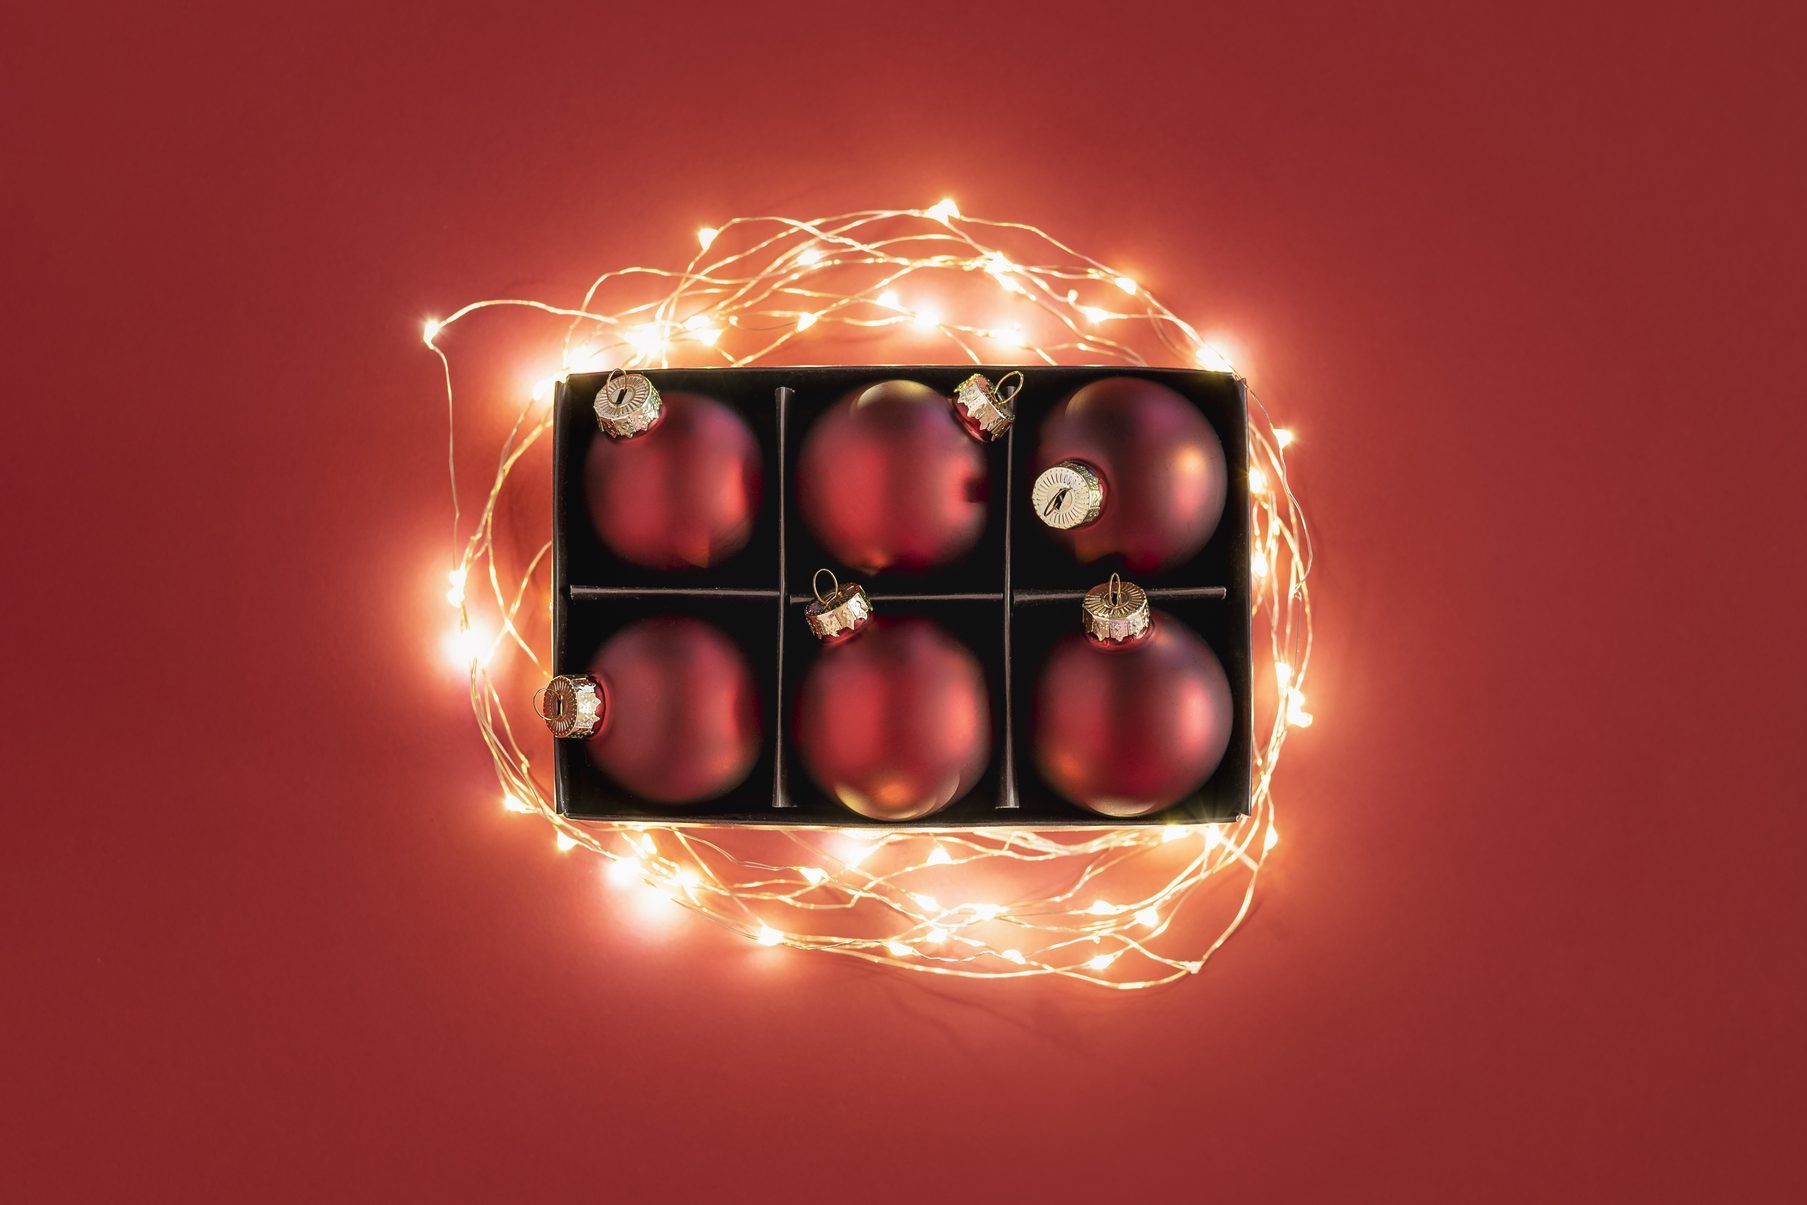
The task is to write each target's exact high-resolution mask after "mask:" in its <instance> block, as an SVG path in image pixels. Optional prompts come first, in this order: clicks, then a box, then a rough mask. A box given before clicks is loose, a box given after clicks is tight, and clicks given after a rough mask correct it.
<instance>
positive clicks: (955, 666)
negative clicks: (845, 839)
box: [796, 616, 991, 820]
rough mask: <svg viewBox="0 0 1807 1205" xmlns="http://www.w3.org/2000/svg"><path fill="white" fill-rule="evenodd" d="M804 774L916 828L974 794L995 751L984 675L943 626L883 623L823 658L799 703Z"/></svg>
mask: <svg viewBox="0 0 1807 1205" xmlns="http://www.w3.org/2000/svg"><path fill="white" fill-rule="evenodd" d="M796 734H797V737H796V740H797V748H798V751H799V752H800V754H801V755H802V760H803V768H804V769H805V770H807V771H808V772H809V776H810V777H811V778H813V779H814V780H815V781H816V785H818V786H820V787H821V788H822V789H823V790H824V791H826V792H828V794H830V795H832V796H834V797H835V798H836V799H838V800H840V801H841V802H842V803H843V804H845V805H846V806H847V807H849V808H852V809H853V810H854V811H856V812H858V813H860V814H861V815H862V816H870V817H872V818H873V819H874V820H915V819H918V818H920V817H923V816H927V815H931V814H932V813H934V812H938V811H940V810H941V809H942V808H944V807H946V806H947V805H948V804H950V803H952V802H954V801H955V800H956V799H959V798H960V797H961V796H963V795H965V794H966V793H967V792H968V791H970V790H972V788H973V784H974V783H976V782H978V780H979V776H980V775H981V774H983V773H984V771H985V764H986V760H987V758H988V757H989V756H990V752H991V705H990V702H989V699H988V698H987V695H986V689H985V675H984V672H983V671H982V670H981V669H980V667H979V662H978V659H977V658H976V657H974V656H973V654H972V653H971V652H970V651H969V650H968V649H967V648H966V646H965V645H963V644H961V643H960V642H959V641H957V640H955V639H954V638H953V637H951V636H949V635H948V634H947V633H946V632H944V631H942V629H941V628H940V627H939V626H938V625H937V624H935V623H933V622H932V621H930V620H926V619H919V618H914V617H889V616H880V617H878V618H876V619H872V620H869V621H867V623H866V624H865V626H864V627H862V628H860V629H859V630H858V631H857V632H855V633H853V634H852V635H850V636H847V637H844V638H842V639H841V640H840V641H838V642H837V643H834V644H830V645H828V646H826V647H824V648H823V649H822V652H821V655H820V656H819V657H818V658H817V659H816V662H815V664H814V665H812V666H811V667H810V670H809V674H808V676H807V677H805V678H804V680H803V688H802V690H801V691H800V692H799V696H798V701H797V724H796Z"/></svg>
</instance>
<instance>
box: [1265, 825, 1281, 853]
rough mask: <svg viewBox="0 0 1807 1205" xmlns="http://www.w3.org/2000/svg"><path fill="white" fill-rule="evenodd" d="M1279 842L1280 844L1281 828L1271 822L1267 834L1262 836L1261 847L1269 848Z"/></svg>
mask: <svg viewBox="0 0 1807 1205" xmlns="http://www.w3.org/2000/svg"><path fill="white" fill-rule="evenodd" d="M1278 844H1280V830H1279V829H1277V828H1275V827H1274V826H1273V825H1271V824H1270V825H1268V826H1267V836H1265V837H1263V838H1261V848H1262V849H1263V850H1269V849H1272V848H1273V847H1274V846H1276V845H1278Z"/></svg>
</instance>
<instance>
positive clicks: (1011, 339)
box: [997, 322, 1029, 347]
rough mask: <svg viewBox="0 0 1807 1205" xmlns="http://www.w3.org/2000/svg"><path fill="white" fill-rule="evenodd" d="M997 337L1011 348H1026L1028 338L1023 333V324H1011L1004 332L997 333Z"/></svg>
mask: <svg viewBox="0 0 1807 1205" xmlns="http://www.w3.org/2000/svg"><path fill="white" fill-rule="evenodd" d="M997 337H998V338H999V339H1001V340H1003V341H1004V342H1005V343H1008V344H1010V346H1012V347H1028V346H1029V336H1028V335H1025V334H1024V333H1023V324H1022V323H1020V322H1013V323H1011V324H1010V325H1009V326H1008V327H1006V328H1005V329H1004V330H1001V331H998V332H997Z"/></svg>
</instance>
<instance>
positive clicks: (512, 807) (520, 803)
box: [502, 791, 533, 812]
mask: <svg viewBox="0 0 1807 1205" xmlns="http://www.w3.org/2000/svg"><path fill="white" fill-rule="evenodd" d="M502 806H503V807H505V808H507V809H508V810H509V811H511V812H531V811H532V810H533V805H532V804H531V803H528V802H527V801H526V800H525V799H522V798H521V797H520V796H519V795H516V794H515V793H514V792H512V791H510V792H508V793H507V794H505V795H503V796H502Z"/></svg>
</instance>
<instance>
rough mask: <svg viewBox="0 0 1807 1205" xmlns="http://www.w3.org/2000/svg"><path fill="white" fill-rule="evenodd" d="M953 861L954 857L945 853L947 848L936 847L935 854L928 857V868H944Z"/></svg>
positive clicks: (943, 846) (942, 846)
mask: <svg viewBox="0 0 1807 1205" xmlns="http://www.w3.org/2000/svg"><path fill="white" fill-rule="evenodd" d="M953 860H954V855H952V854H950V853H948V852H947V846H945V845H937V846H935V852H934V853H932V854H930V855H929V861H928V864H929V865H930V866H946V865H947V864H948V863H949V862H952V861H953Z"/></svg>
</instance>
